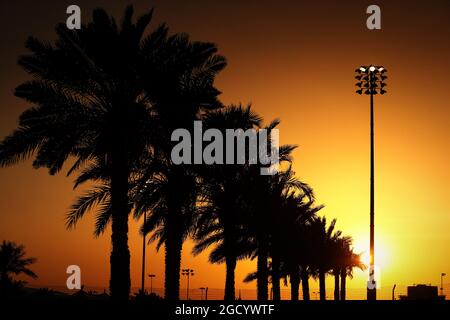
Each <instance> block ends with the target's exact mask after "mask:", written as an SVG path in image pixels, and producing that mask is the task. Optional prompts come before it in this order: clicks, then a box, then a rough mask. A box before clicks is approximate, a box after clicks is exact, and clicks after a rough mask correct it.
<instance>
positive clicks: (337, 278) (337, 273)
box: [333, 269, 339, 300]
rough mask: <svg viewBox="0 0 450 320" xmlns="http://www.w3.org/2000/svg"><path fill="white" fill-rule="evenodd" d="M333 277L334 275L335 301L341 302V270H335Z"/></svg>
mask: <svg viewBox="0 0 450 320" xmlns="http://www.w3.org/2000/svg"><path fill="white" fill-rule="evenodd" d="M333 275H334V300H339V269H334V270H333Z"/></svg>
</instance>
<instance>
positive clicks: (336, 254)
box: [331, 236, 352, 300]
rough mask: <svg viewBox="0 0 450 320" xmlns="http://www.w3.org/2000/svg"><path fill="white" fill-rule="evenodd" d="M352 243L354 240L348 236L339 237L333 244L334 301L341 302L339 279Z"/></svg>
mask: <svg viewBox="0 0 450 320" xmlns="http://www.w3.org/2000/svg"><path fill="white" fill-rule="evenodd" d="M351 243H352V238H351V237H348V236H341V237H337V238H335V239H334V241H333V243H331V246H332V252H331V259H332V269H331V274H332V276H333V277H334V300H340V290H339V279H340V275H341V270H342V268H345V263H346V262H345V260H346V255H347V250H348V248H349V247H350V246H351Z"/></svg>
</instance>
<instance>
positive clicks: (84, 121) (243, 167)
mask: <svg viewBox="0 0 450 320" xmlns="http://www.w3.org/2000/svg"><path fill="white" fill-rule="evenodd" d="M151 18H152V12H149V13H148V14H145V15H143V16H141V17H139V18H138V19H137V20H136V22H134V21H133V8H132V7H131V6H130V7H128V8H127V9H126V10H125V14H124V17H123V19H122V21H121V23H120V24H117V22H116V21H115V19H114V18H112V17H109V16H108V14H107V13H106V12H105V11H103V10H102V9H96V10H95V11H94V12H93V19H92V22H91V23H89V24H88V25H86V26H83V27H82V28H81V30H68V29H67V28H66V27H65V25H59V26H57V27H56V32H57V36H58V37H57V40H56V42H55V43H54V44H50V43H47V42H44V41H40V40H38V39H36V38H33V37H30V38H29V39H28V41H27V44H26V47H27V48H28V49H29V50H30V51H31V53H29V54H27V55H23V56H21V57H20V59H19V64H20V65H21V66H22V67H23V68H24V69H25V70H26V71H27V72H28V73H29V74H30V75H32V77H33V80H31V81H28V82H25V83H23V84H21V85H20V86H18V87H17V89H16V91H15V94H16V96H18V97H20V98H23V99H26V100H27V101H29V102H30V103H31V104H32V107H30V108H29V109H27V110H26V111H24V112H23V113H22V115H21V116H20V118H19V126H18V128H17V129H16V130H15V131H14V132H13V133H12V134H11V135H9V136H7V137H6V138H5V139H4V140H3V141H2V142H1V144H0V166H2V167H5V166H9V165H13V164H15V163H17V162H19V161H21V160H24V159H27V158H30V157H32V158H33V159H34V160H33V167H35V168H41V167H44V168H47V169H48V170H49V173H50V174H56V173H58V172H59V171H61V169H62V168H63V165H64V164H66V163H69V164H70V168H69V170H68V175H71V174H77V176H76V179H75V182H74V187H75V188H76V187H78V186H79V185H81V184H83V183H86V182H89V183H90V185H94V186H93V187H91V188H90V189H89V191H88V192H86V193H84V194H82V195H81V196H80V197H79V198H78V199H77V200H76V201H75V202H74V203H73V205H72V207H71V209H70V211H69V213H68V214H67V227H68V228H72V227H74V226H75V225H76V223H77V222H78V221H79V220H80V219H81V218H82V217H83V216H84V214H85V213H86V212H88V211H89V210H91V209H94V208H95V209H96V225H95V235H96V236H98V235H100V234H102V233H103V232H104V231H105V230H106V228H107V226H108V225H109V224H110V225H111V231H112V234H111V241H112V251H111V256H110V263H111V276H110V291H111V295H112V298H113V299H116V300H126V299H128V297H129V293H130V252H129V248H128V220H129V216H130V215H133V216H134V217H135V218H136V219H139V218H140V217H142V215H144V213H145V214H146V215H147V219H146V221H145V222H144V224H143V226H142V229H141V232H143V233H145V234H151V240H152V241H157V244H158V248H160V247H162V246H164V248H165V296H166V298H167V299H169V300H177V299H179V287H180V263H181V252H182V247H183V243H184V241H185V240H186V239H187V238H189V237H190V238H192V239H194V241H195V242H196V245H195V248H194V252H193V253H194V254H198V253H200V252H202V251H204V250H205V249H206V248H210V247H212V251H211V253H210V261H211V262H212V263H222V262H223V263H225V264H226V281H225V299H226V300H233V299H234V298H235V289H234V282H235V269H236V265H237V262H238V261H239V260H241V259H246V258H250V259H256V260H257V271H256V273H255V275H254V278H255V279H256V280H257V289H258V290H257V291H258V299H261V300H266V299H267V298H268V286H269V280H270V281H271V282H272V286H273V290H274V299H280V281H281V280H282V279H285V281H286V280H287V279H289V281H290V283H291V291H292V299H293V300H296V299H298V291H299V285H300V283H302V289H303V296H304V298H305V299H308V298H309V289H308V279H309V278H310V277H315V278H316V277H317V278H318V279H319V282H320V291H321V299H325V276H326V274H332V275H333V276H334V277H335V279H336V284H337V288H338V289H337V291H336V292H335V298H339V296H340V298H342V299H345V279H346V277H347V276H348V275H351V272H352V270H353V268H354V267H363V266H362V264H361V262H360V260H359V256H358V255H357V254H355V253H354V252H353V251H352V249H351V239H350V238H349V237H343V236H342V235H341V232H339V231H335V230H334V226H335V221H334V220H333V222H332V223H331V224H330V225H327V223H326V220H325V218H320V217H319V216H317V212H318V211H319V210H320V209H321V208H322V206H317V205H315V199H314V194H313V191H312V189H311V188H310V187H309V186H308V185H307V184H305V183H303V182H301V181H300V180H299V179H298V178H296V177H295V175H294V172H293V170H292V169H291V163H292V158H291V153H292V151H293V150H294V149H295V146H292V145H285V146H281V147H280V149H279V161H280V163H281V164H282V167H281V168H282V169H281V170H280V171H279V172H278V173H277V174H275V175H273V176H261V175H260V171H259V169H260V167H259V165H250V164H249V163H245V164H240V165H175V164H174V163H173V162H172V161H171V151H172V148H173V146H174V143H173V142H171V134H172V132H173V131H174V130H175V129H178V128H185V129H186V130H189V131H192V129H193V128H192V127H193V122H194V121H197V120H201V121H203V124H204V127H206V128H216V129H218V130H221V131H224V130H226V129H230V128H233V129H244V130H246V129H250V128H251V129H255V130H259V129H262V128H264V129H266V130H268V132H269V134H270V132H271V130H273V129H275V128H276V127H277V125H278V124H279V121H278V120H275V121H273V122H272V123H270V124H269V125H268V126H266V127H264V126H263V124H262V118H261V117H260V116H258V115H257V114H256V113H254V112H253V111H252V109H251V108H250V106H247V107H243V106H228V107H225V106H223V105H222V103H221V102H220V101H219V99H218V96H219V94H220V92H219V91H218V90H217V89H216V87H215V85H214V80H215V76H216V75H217V74H218V73H219V72H220V71H221V70H223V69H224V67H225V66H226V60H225V58H224V57H223V56H221V55H219V54H218V53H217V47H216V46H215V45H214V44H212V43H207V42H199V41H192V40H190V39H189V37H188V36H187V35H185V34H174V35H169V33H168V28H167V27H166V26H165V25H160V26H159V27H157V28H155V29H154V30H152V31H151V32H146V29H147V27H148V25H149V23H150V21H151ZM223 152H224V154H225V153H226V152H227V150H225V149H224V150H223ZM228 152H229V151H228ZM249 278H252V276H250V277H249ZM339 279H341V293H340V294H339V285H338V284H339Z"/></svg>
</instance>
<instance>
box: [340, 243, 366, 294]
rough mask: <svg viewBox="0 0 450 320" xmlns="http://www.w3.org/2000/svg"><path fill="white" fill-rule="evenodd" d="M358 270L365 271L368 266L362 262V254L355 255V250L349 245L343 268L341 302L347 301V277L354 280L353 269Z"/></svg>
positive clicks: (346, 249)
mask: <svg viewBox="0 0 450 320" xmlns="http://www.w3.org/2000/svg"><path fill="white" fill-rule="evenodd" d="M354 268H358V269H360V270H365V269H366V265H365V264H364V263H363V262H362V261H361V254H360V253H355V252H354V251H353V248H352V247H351V245H350V244H349V245H348V246H347V247H346V248H345V252H344V264H343V266H342V268H341V274H340V277H341V300H342V301H345V300H346V279H347V277H350V278H353V269H354Z"/></svg>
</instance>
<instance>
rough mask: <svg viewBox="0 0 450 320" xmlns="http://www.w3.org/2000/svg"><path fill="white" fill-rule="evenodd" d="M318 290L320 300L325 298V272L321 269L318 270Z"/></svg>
mask: <svg viewBox="0 0 450 320" xmlns="http://www.w3.org/2000/svg"><path fill="white" fill-rule="evenodd" d="M319 291H320V300H326V299H327V296H326V292H325V272H324V271H323V270H319Z"/></svg>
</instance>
